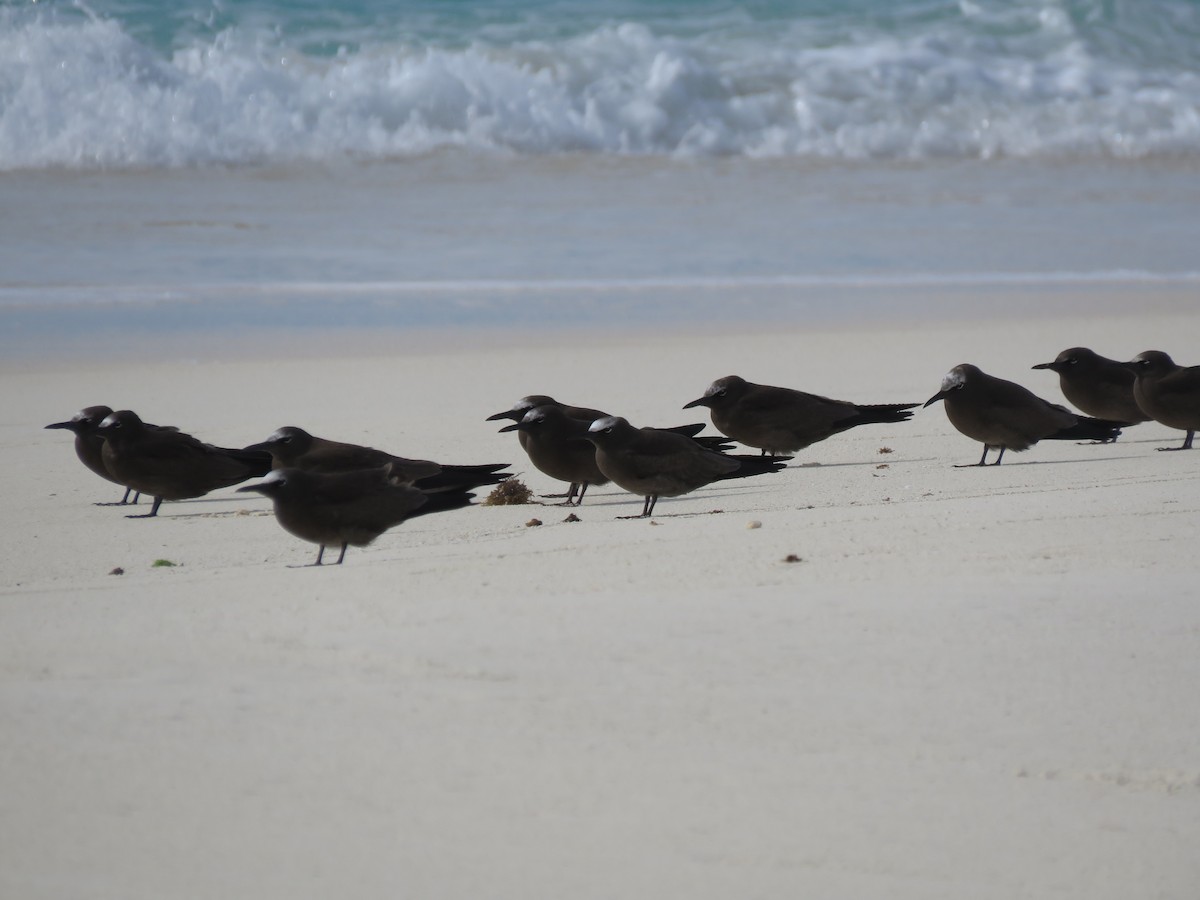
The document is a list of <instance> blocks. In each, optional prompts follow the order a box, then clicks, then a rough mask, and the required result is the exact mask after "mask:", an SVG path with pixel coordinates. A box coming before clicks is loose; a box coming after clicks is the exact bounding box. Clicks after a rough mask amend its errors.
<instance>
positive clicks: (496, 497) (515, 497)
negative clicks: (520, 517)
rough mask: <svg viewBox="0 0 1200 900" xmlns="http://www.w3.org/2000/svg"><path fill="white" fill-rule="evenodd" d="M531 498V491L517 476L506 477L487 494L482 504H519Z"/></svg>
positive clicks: (528, 501)
mask: <svg viewBox="0 0 1200 900" xmlns="http://www.w3.org/2000/svg"><path fill="white" fill-rule="evenodd" d="M532 500H533V491H531V490H530V489H529V488H527V487H526V486H525V484H524V483H523V482H521V481H520V480H519V479H517V478H508V479H505V480H504V481H502V482H500V483H499V484H498V485H496V487H495V489H494V490H493V491H492V492H491V493H490V494H488V495H487V498H486V499H485V500H484V501H483V503H482V505H483V506H520V505H521V504H523V503H530V502H532Z"/></svg>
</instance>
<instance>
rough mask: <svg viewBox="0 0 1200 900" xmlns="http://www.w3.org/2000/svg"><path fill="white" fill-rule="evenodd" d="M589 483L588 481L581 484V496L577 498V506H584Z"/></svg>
mask: <svg viewBox="0 0 1200 900" xmlns="http://www.w3.org/2000/svg"><path fill="white" fill-rule="evenodd" d="M587 489H588V483H587V482H586V481H581V482H579V496H578V497H576V498H575V505H576V506H583V495H584V494H586V493H587Z"/></svg>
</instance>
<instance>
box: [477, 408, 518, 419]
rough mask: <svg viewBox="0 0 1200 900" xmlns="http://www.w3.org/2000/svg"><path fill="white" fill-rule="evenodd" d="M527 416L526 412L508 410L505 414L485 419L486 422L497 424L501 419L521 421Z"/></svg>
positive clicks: (494, 414)
mask: <svg viewBox="0 0 1200 900" xmlns="http://www.w3.org/2000/svg"><path fill="white" fill-rule="evenodd" d="M523 415H525V413H524V412H518V411H517V410H515V409H506V410H505V411H504V412H498V413H493V414H492V415H490V416H488V417H487V418H486V419H484V421H485V422H495V421H498V420H500V419H519V418H521V416H523Z"/></svg>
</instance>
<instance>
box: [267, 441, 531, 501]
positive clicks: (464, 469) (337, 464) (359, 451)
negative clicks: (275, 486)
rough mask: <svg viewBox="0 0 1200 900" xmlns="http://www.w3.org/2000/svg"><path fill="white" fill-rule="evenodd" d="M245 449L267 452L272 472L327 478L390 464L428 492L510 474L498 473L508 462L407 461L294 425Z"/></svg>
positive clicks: (397, 474)
mask: <svg viewBox="0 0 1200 900" xmlns="http://www.w3.org/2000/svg"><path fill="white" fill-rule="evenodd" d="M247 449H253V450H262V451H265V452H266V453H269V454H270V455H271V460H272V462H271V467H272V468H275V469H304V470H305V471H307V472H320V473H322V474H326V475H328V474H330V473H333V472H350V471H353V470H355V469H378V468H381V467H382V466H386V465H390V466H392V473H393V477H396V478H400V479H402V480H403V481H405V482H406V483H408V484H413V485H416V486H417V487H419V488H421V489H422V490H427V491H428V490H438V489H439V488H449V489H451V490H457V489H459V488H461V487H463V486H464V485H466V486H468V487H482V486H484V485H486V484H499V483H500V482H501V481H504V479H506V478H508V477H509V475H510V474H511V473H509V472H500V471H499V470H500V469H504V468H507V467H508V463H489V464H484V465H469V466H456V465H443V464H441V463H436V462H433V461H432V460H428V459H406V458H405V457H402V456H393V455H392V454H391V453H386V452H384V451H383V450H376V449H375V448H374V447H364V446H362V445H360V444H346V443H342V442H341V441H331V440H328V439H326V438H320V437H316V436H314V435H311V434H309V433H308V432H307V431H305V430H304V429H303V428H297V427H296V426H294V425H287V426H285V427H283V428H279V429H276V431H275V432H274V433H273V434H272V435H271V436H270V437H268V438H267V439H266V440H265V441H263V442H262V443H260V444H252V445H251V446H250V447H248V448H247Z"/></svg>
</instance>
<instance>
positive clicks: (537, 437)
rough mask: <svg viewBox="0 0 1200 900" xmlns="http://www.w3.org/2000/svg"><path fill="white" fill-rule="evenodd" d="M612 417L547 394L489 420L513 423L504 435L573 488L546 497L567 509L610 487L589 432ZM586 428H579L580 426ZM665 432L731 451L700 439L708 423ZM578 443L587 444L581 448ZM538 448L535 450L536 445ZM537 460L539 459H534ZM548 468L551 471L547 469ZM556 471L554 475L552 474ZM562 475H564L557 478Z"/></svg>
mask: <svg viewBox="0 0 1200 900" xmlns="http://www.w3.org/2000/svg"><path fill="white" fill-rule="evenodd" d="M534 409H538V410H550V409H554V410H556V412H554V413H548V415H549V417H550V418H549V419H548V420H546V419H545V417H544V416H536V417H534V418H533V419H531V420H530V421H529V422H525V419H526V418H527V417H528V416H529V414H530V413H531V412H532V411H533V410H534ZM608 417H609V414H608V413H606V412H601V411H600V410H598V409H591V408H590V407H586V406H569V405H567V404H565V403H559V402H558V401H557V400H555V399H554V398H553V397H549V396H547V395H545V394H531V395H529V396H528V397H522V398H521V399H520V400H518V401H517V402H516V403H515V404H513V406H512V408H511V409H508V410H505V411H504V412H499V413H495V414H494V415H491V416H488V417H487V421H489V422H493V421H496V420H497V419H512V420H513V422H514V424H512V425H507V426H505V427H504V428H501V429H500V431H502V432H504V431H515V432H517V440H518V441H519V442H520V444H521V449H522V450H524V451H525V453H526V454H527V455H528V456H529V461H530V462H532V463H533V465H534V467H535V468H537V469H538V470H539V471H540V472H542V473H543V474H545V475H549V476H550V477H551V478H557V479H558V480H559V481H566V482H568V483H569V484H570V488H568V490H567V492H566V493H565V494H544V495H543V496H545V497H565V498H566V501H565V503H564V504H563V505H565V506H572V505H574V506H578V505H579V504H580V503H582V502H583V495H584V492H586V491H587V488H588V485H589V484H607V483H608V479H607V478H604V476H603V475H602V474H600V471H599V469H597V468H596V467H595V463H594V459H593V461H592V462H590V463H589V462H588V455H589V454H590V455H591V456H592V457H593V458H594V456H595V447H593V446H592V445H591V443H590V442H589V441H588V440H587V437H586V435H587V428H588V426H589V425H591V424H592V422H594V421H596V420H597V419H606V418H608ZM577 425H578V426H582V427H576V426H577ZM663 430H664V431H674V432H677V433H679V434H685V435H687V436H688V437H692V438H695V439H696V440H697V441H698V442H699V443H700V444H702V445H703V446H706V447H709V448H710V449H713V450H726V449H728V448H729V444H728V442H727V441H726V440H725V439H724V438H720V437H698V435H699V434H700V432H701V431H703V430H704V423H702V422H701V423H698V424H691V425H679V426H676V427H674V428H665V429H663ZM577 441H583V442H584V443H583V445H582V446H580V445H579V444H578V443H577ZM535 442H536V443H537V446H536V447H535V446H532V445H533V444H534V443H535ZM535 456H536V457H537V458H536V459H535V458H534V457H535ZM544 466H548V467H549V468H544ZM551 470H554V471H551ZM554 472H558V473H560V474H554ZM570 472H576V473H578V474H579V475H581V476H588V477H580V478H569V477H566V475H567V474H569V473H570ZM597 476H598V477H600V478H604V480H603V481H597V480H595V478H596V477H597Z"/></svg>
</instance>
